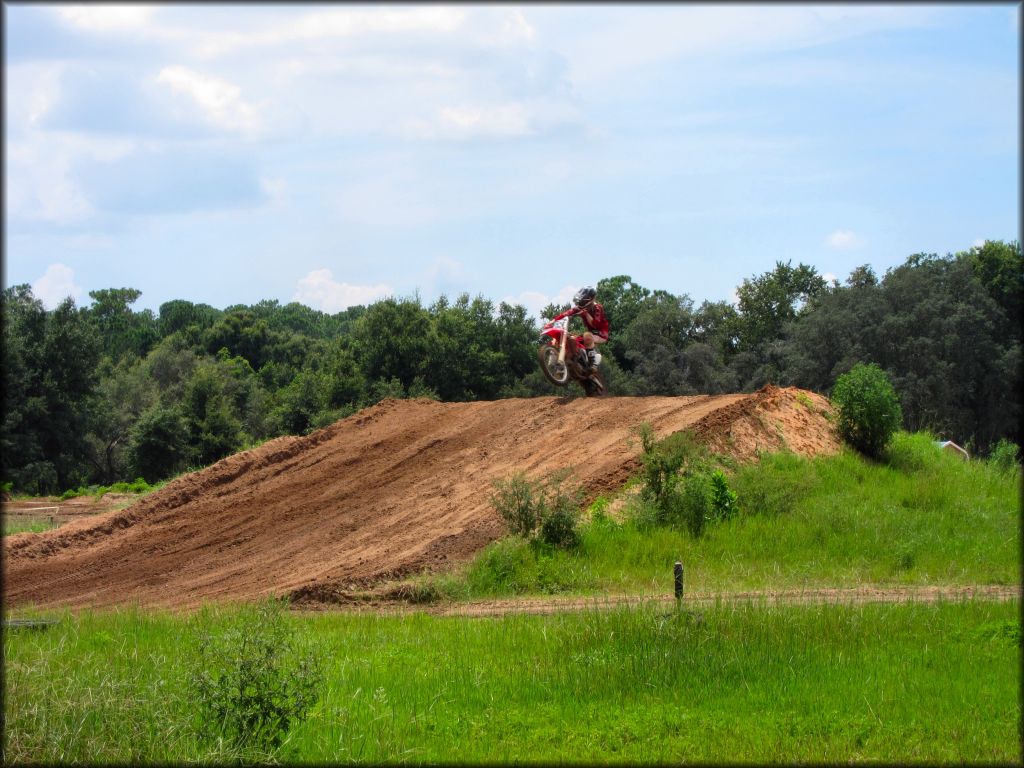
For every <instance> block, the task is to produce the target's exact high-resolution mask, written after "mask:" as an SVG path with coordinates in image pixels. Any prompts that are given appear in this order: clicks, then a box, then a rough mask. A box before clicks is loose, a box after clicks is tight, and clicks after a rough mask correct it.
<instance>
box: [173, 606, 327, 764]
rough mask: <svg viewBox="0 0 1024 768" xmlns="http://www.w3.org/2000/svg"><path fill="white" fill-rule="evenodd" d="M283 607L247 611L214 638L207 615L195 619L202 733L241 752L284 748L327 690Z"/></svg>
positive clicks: (194, 682) (193, 683) (193, 678)
mask: <svg viewBox="0 0 1024 768" xmlns="http://www.w3.org/2000/svg"><path fill="white" fill-rule="evenodd" d="M286 618H287V617H286V614H285V612H284V610H283V608H282V606H281V604H280V603H278V602H277V601H268V602H266V603H264V604H262V605H259V606H247V607H245V608H243V609H242V610H240V611H239V612H238V613H237V614H235V615H233V616H232V617H231V618H230V619H229V620H228V621H227V622H226V623H225V624H222V625H221V627H222V628H221V629H220V630H219V631H218V632H216V633H214V632H211V631H210V629H209V627H210V625H211V621H210V619H209V614H208V613H207V612H206V611H203V612H200V613H199V614H198V615H197V617H196V618H195V619H194V620H193V622H194V623H193V637H194V647H195V654H194V658H193V664H194V666H193V668H192V672H191V673H190V675H189V685H190V688H191V691H192V694H193V700H194V702H195V706H196V711H197V717H198V729H199V731H200V734H201V735H202V736H204V737H206V738H209V739H211V740H212V741H224V742H226V743H228V744H230V745H231V746H233V747H234V748H237V749H241V750H256V751H266V750H272V749H276V748H277V747H278V746H280V745H281V743H282V741H283V739H284V737H285V735H286V734H287V733H288V729H289V728H290V727H291V726H292V724H294V723H297V722H301V721H302V720H303V719H304V718H305V716H306V714H307V713H308V712H309V710H310V708H311V707H312V706H313V704H314V703H315V702H316V700H317V698H318V696H319V691H320V687H321V685H322V672H321V666H320V660H319V658H318V657H317V656H316V655H315V654H314V653H311V652H305V653H303V652H300V651H299V650H298V649H297V648H296V646H295V643H294V640H293V638H292V633H291V631H290V628H289V627H288V626H287V623H286Z"/></svg>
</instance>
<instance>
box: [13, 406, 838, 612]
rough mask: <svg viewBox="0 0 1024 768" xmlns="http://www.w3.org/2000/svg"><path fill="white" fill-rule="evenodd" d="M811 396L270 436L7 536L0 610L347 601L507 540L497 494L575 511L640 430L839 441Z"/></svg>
mask: <svg viewBox="0 0 1024 768" xmlns="http://www.w3.org/2000/svg"><path fill="white" fill-rule="evenodd" d="M829 411H830V406H829V404H828V401H827V400H825V399H824V398H823V397H821V396H819V395H816V394H813V393H810V392H803V391H801V390H795V389H779V388H775V387H766V388H764V389H762V390H761V391H759V392H757V393H754V394H751V395H717V396H709V395H697V396H692V397H606V398H589V399H583V398H579V399H573V400H568V399H564V398H555V397H540V398H531V399H507V400H498V401H493V402H472V403H441V402H436V401H432V400H385V401H383V402H381V403H378V404H377V405H375V406H373V407H371V408H367V409H364V410H362V411H360V412H358V413H356V414H353V415H352V416H350V417H348V418H346V419H343V420H341V421H338V422H336V423H335V424H332V425H330V426H329V427H326V428H325V429H322V430H319V431H317V432H314V433H312V434H310V435H308V436H305V437H281V438H277V439H275V440H271V441H269V442H267V443H265V444H263V445H261V446H259V447H257V448H254V449H252V450H250V451H244V452H242V453H238V454H235V455H234V456H229V457H227V458H225V459H223V460H222V461H220V462H218V463H216V464H214V465H213V466H211V467H208V468H206V469H204V470H201V471H198V472H194V473H191V474H189V475H185V476H183V477H181V478H178V479H176V480H175V481H173V482H171V483H168V484H167V485H166V486H165V487H163V488H162V489H160V490H159V491H156V492H154V493H152V494H150V495H148V496H145V497H143V498H142V499H140V500H139V501H137V502H136V503H134V504H132V505H131V506H130V507H128V508H126V509H122V510H115V511H111V512H108V513H104V514H100V515H96V516H91V517H86V518H83V519H78V520H75V521H73V522H70V523H68V524H67V525H64V526H61V527H60V528H58V529H56V530H52V531H46V532H43V533H24V534H15V535H12V536H9V537H5V539H4V585H3V586H4V599H5V603H6V605H8V606H9V607H16V606H20V605H25V604H34V605H37V606H51V605H67V606H70V607H96V606H109V605H116V604H128V603H134V604H138V605H143V606H158V607H193V606H198V605H200V604H202V603H204V602H213V601H237V600H254V599H259V598H262V597H266V596H269V595H277V596H287V597H289V598H291V600H292V601H293V603H295V604H297V605H300V606H301V605H310V604H318V603H327V604H344V603H346V602H350V601H351V598H352V597H353V595H355V594H356V593H358V592H359V591H364V590H366V589H367V588H369V587H373V586H375V585H379V584H382V583H384V582H388V581H393V580H395V579H401V578H403V577H405V576H408V575H410V574H413V573H417V572H420V571H422V570H436V569H440V568H444V567H446V566H448V565H450V564H452V563H455V562H459V561H464V560H466V559H468V558H470V557H471V556H472V555H473V554H474V553H475V552H477V551H478V550H479V549H480V548H481V547H483V546H485V545H486V544H488V543H489V542H491V541H493V540H494V539H496V538H499V537H501V536H502V535H504V533H505V526H504V523H503V522H502V520H501V519H500V517H499V516H498V515H497V513H496V512H495V511H494V510H493V509H492V508H491V506H490V501H489V498H490V495H491V493H492V492H493V483H494V481H495V480H499V479H503V478H506V477H508V476H510V475H511V474H513V473H514V472H517V471H523V472H525V473H526V474H527V476H528V477H530V478H532V479H539V478H542V477H545V476H548V475H549V474H551V473H553V472H555V471H557V470H564V469H569V470H570V471H571V473H572V475H571V476H572V480H573V481H574V482H577V483H579V485H580V486H581V488H582V489H583V491H584V494H585V496H586V498H587V499H588V500H589V499H593V498H594V497H596V496H597V495H599V494H602V493H607V492H610V491H614V490H617V489H618V488H619V487H621V484H622V483H623V482H624V481H625V480H626V479H627V478H628V477H629V476H630V475H631V474H632V473H633V472H634V471H635V470H636V468H637V466H638V461H637V453H638V450H639V449H638V446H637V445H636V444H635V442H636V441H635V440H633V434H634V430H635V428H636V427H637V426H638V425H639V424H641V423H644V422H646V423H649V424H650V425H651V426H652V428H653V429H654V432H655V434H656V435H657V436H658V437H659V438H660V437H665V436H667V435H669V434H672V433H674V432H678V431H680V430H684V429H692V430H694V431H695V432H696V433H697V434H698V435H699V436H700V438H701V439H703V440H705V441H707V442H708V443H710V444H712V445H713V446H715V447H716V448H717V449H718V450H720V451H722V452H727V453H732V454H734V455H736V456H737V457H740V458H743V459H746V458H751V457H753V456H755V455H756V453H757V451H759V450H777V449H779V448H782V447H784V446H786V447H790V448H791V449H793V450H795V451H797V452H800V453H804V454H805V455H811V454H815V453H823V452H834V451H836V450H838V449H839V442H838V439H837V438H836V437H835V434H834V430H833V428H832V426H831V424H830V422H829V421H828V419H827V418H826V415H827V414H828V413H829Z"/></svg>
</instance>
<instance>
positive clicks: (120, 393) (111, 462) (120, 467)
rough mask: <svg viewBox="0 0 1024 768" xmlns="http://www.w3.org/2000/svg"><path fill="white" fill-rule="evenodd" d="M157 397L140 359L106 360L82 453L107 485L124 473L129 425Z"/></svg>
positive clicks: (132, 424) (135, 420) (126, 468)
mask: <svg viewBox="0 0 1024 768" xmlns="http://www.w3.org/2000/svg"><path fill="white" fill-rule="evenodd" d="M156 399H157V387H156V384H155V383H154V382H153V380H152V379H151V378H150V377H149V376H148V375H147V374H146V371H145V368H144V366H143V363H142V361H140V360H137V359H132V358H125V359H123V360H122V361H121V362H120V363H118V364H117V365H116V366H110V365H109V364H108V366H107V370H106V371H104V372H103V375H102V376H101V378H100V382H99V385H98V386H97V388H96V397H95V399H94V401H93V406H92V409H91V411H90V427H89V432H88V434H87V435H86V456H87V459H88V461H89V463H90V464H91V466H92V468H93V470H94V472H95V477H96V478H97V479H98V480H99V482H101V483H103V484H104V485H109V484H111V483H114V482H116V481H117V480H119V479H122V478H124V477H125V476H126V473H127V470H128V465H129V456H128V454H129V442H130V435H131V431H132V428H133V427H134V425H135V423H136V422H137V421H138V420H139V417H140V416H141V415H142V413H143V412H144V411H145V410H146V409H147V408H149V407H150V406H152V405H153V403H154V402H155V401H156Z"/></svg>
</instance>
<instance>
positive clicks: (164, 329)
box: [157, 299, 224, 338]
mask: <svg viewBox="0 0 1024 768" xmlns="http://www.w3.org/2000/svg"><path fill="white" fill-rule="evenodd" d="M223 315H224V313H223V312H221V311H220V310H219V309H214V308H213V307H211V306H210V305H209V304H193V303H192V302H191V301H184V300H182V299H174V300H172V301H167V302H164V303H163V304H161V305H160V315H159V317H158V318H157V328H158V329H159V331H160V336H161V337H162V338H166V337H167V336H170V335H171V334H172V333H175V332H177V331H183V330H185V329H187V328H194V329H195V330H196V331H197V332H198V331H204V330H206V329H207V328H209V327H211V326H212V325H213V324H214V323H216V322H217V320H219V319H220V318H221V317H223Z"/></svg>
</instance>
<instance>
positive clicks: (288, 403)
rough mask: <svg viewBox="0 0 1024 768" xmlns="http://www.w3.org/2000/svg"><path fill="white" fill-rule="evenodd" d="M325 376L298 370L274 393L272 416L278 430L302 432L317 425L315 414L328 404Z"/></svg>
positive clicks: (317, 414) (300, 433)
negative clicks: (298, 371)
mask: <svg viewBox="0 0 1024 768" xmlns="http://www.w3.org/2000/svg"><path fill="white" fill-rule="evenodd" d="M328 392H329V379H328V377H327V376H326V375H325V374H321V373H316V372H314V371H311V370H304V371H301V372H300V373H299V374H298V375H297V376H296V377H295V378H294V379H293V380H292V382H291V384H289V385H288V386H287V387H285V388H284V389H282V390H281V391H280V392H278V394H277V398H278V403H279V404H278V406H277V407H276V408H275V409H274V419H275V420H276V422H277V424H278V425H279V429H280V431H281V432H284V433H287V434H290V435H304V434H306V433H307V432H309V431H311V430H312V429H314V428H315V427H316V426H317V425H318V421H317V417H318V416H319V415H320V413H321V412H322V411H324V410H325V409H326V408H327V405H328Z"/></svg>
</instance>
